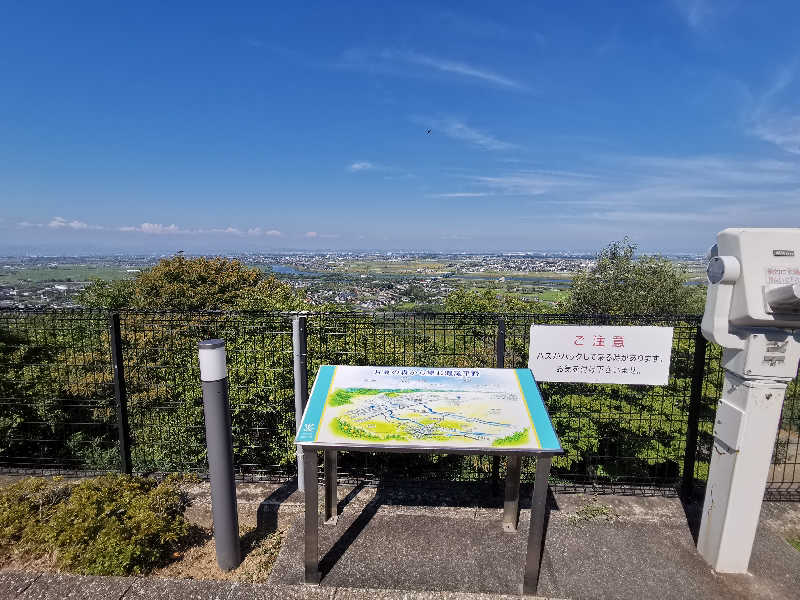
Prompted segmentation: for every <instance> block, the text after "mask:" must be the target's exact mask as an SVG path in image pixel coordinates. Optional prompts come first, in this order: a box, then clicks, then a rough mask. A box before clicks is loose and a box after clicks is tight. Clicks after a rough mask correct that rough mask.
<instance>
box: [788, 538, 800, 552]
mask: <svg viewBox="0 0 800 600" xmlns="http://www.w3.org/2000/svg"><path fill="white" fill-rule="evenodd" d="M786 541H787V542H789V544H790V545H791V546H793V547H794V549H795V550H798V551H800V537H796V538H789V539H787V540H786Z"/></svg>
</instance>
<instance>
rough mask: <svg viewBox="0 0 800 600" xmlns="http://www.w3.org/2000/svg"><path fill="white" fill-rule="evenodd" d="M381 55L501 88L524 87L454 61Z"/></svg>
mask: <svg viewBox="0 0 800 600" xmlns="http://www.w3.org/2000/svg"><path fill="white" fill-rule="evenodd" d="M382 55H383V56H384V57H386V58H394V57H397V58H399V59H400V60H406V61H408V62H410V63H412V64H415V65H420V66H423V67H429V68H431V69H435V70H437V71H441V72H443V73H453V74H456V75H461V76H463V77H466V78H471V79H474V80H477V81H482V82H484V83H491V84H494V85H499V86H502V87H508V88H515V89H523V88H524V87H525V86H524V85H522V84H521V83H520V82H519V81H516V80H515V79H511V78H510V77H506V76H505V75H501V74H499V73H496V72H494V71H491V70H489V69H485V68H482V67H477V66H474V65H470V64H467V63H464V62H458V61H455V60H448V59H444V58H436V57H433V56H428V55H426V54H420V53H419V52H402V53H396V52H391V51H384V53H382Z"/></svg>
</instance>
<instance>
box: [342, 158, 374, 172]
mask: <svg viewBox="0 0 800 600" xmlns="http://www.w3.org/2000/svg"><path fill="white" fill-rule="evenodd" d="M374 168H375V165H373V164H372V163H371V162H369V161H366V160H361V161H358V162H354V163H352V164H350V165H349V166H348V167H347V170H348V171H350V172H351V173H358V172H359V171H369V170H371V169H374Z"/></svg>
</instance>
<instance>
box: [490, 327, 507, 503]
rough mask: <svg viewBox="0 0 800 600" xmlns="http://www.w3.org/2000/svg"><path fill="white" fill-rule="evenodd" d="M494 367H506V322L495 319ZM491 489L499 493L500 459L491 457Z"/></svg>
mask: <svg viewBox="0 0 800 600" xmlns="http://www.w3.org/2000/svg"><path fill="white" fill-rule="evenodd" d="M494 366H495V368H497V369H503V368H504V367H505V366H506V321H505V319H503V317H498V318H497V341H496V343H495V359H494ZM492 489H493V490H495V491H500V457H499V456H492Z"/></svg>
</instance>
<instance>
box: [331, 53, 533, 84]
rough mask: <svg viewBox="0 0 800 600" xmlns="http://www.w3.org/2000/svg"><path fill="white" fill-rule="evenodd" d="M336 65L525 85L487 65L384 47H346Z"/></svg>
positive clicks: (474, 81)
mask: <svg viewBox="0 0 800 600" xmlns="http://www.w3.org/2000/svg"><path fill="white" fill-rule="evenodd" d="M338 66H339V67H344V68H350V69H358V70H364V71H369V72H373V73H386V74H391V75H400V76H406V77H419V76H425V75H427V76H430V75H431V74H432V73H439V74H446V75H449V76H452V78H453V79H455V80H462V81H465V82H472V83H478V84H484V85H491V86H495V87H502V88H507V89H510V90H518V91H525V90H528V87H527V86H526V85H524V84H523V83H522V82H521V81H519V80H517V79H514V78H512V77H509V76H508V75H505V74H502V73H498V72H497V71H494V70H492V69H490V68H488V67H484V66H478V65H474V64H470V63H468V62H465V61H460V60H453V59H449V58H441V57H437V56H431V55H429V54H424V53H422V52H417V51H414V50H395V49H384V50H381V51H373V50H367V49H364V48H350V49H348V50H346V51H345V52H344V53H343V54H342V56H341V57H340V60H339V62H338ZM420 68H421V69H420Z"/></svg>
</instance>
